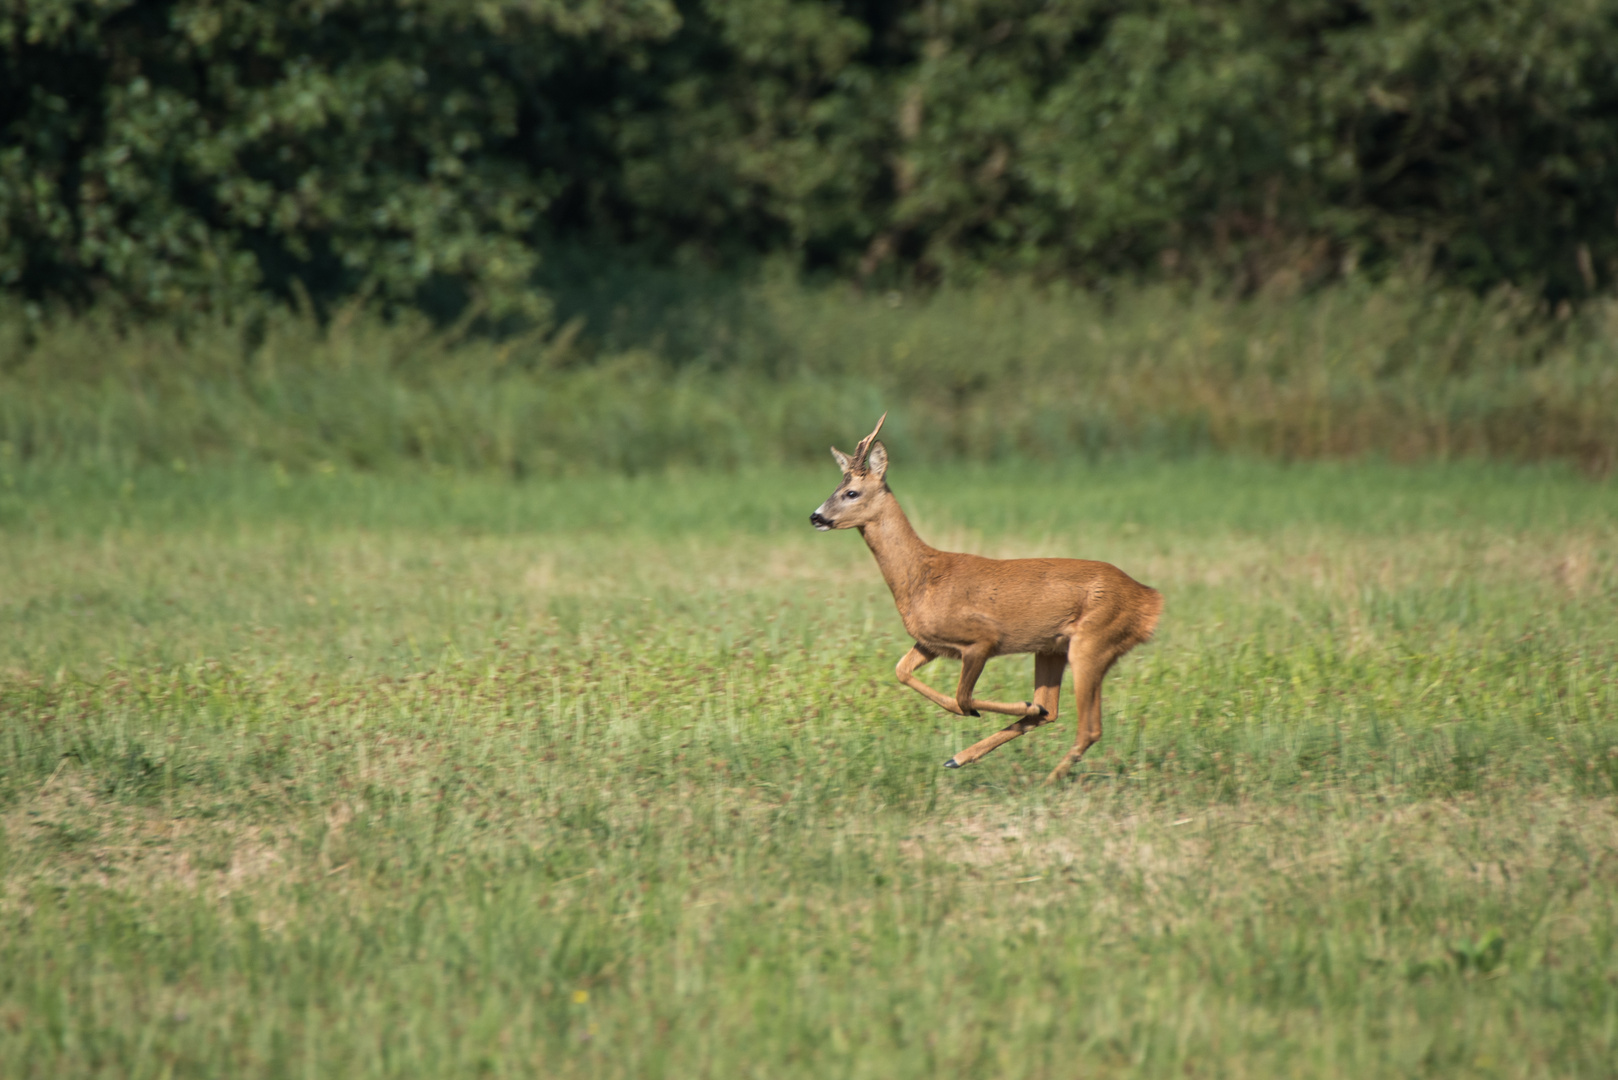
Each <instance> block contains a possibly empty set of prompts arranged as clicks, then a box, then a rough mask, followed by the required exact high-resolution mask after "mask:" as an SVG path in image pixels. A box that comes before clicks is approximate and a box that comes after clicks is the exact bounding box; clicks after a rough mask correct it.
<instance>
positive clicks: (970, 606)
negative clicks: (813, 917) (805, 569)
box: [809, 413, 1163, 783]
mask: <svg viewBox="0 0 1618 1080" xmlns="http://www.w3.org/2000/svg"><path fill="white" fill-rule="evenodd" d="M887 418H888V414H887V413H883V414H882V420H878V421H877V422H876V428H875V430H873V431H872V432H871V433H870V434H869V435H867V436H866V437H865V438H863V439H861V440H860V443H859V445H858V446H857V447H855V448H854V453H853V454H852V455H849V454H844V453H843V452H842V451H840V450H838V449H837V448H836V447H832V451H831V452H832V456H833V457H834V458H836V459H837V464H838V467H840V468H841V469H842V470H843V482H842V483H840V484H838V485H837V490H835V491H833V492H832V493H831V498H829V499H827V500H826V501H825V502H824V503H822V504H821V507H820V509H818V510H816V511H815V512H814V513H813V514H810V515H809V523H810V524H812V525H813V526H814V527H815V528H817V529H819V530H821V531H822V532H824V531H826V530H828V529H858V530H859V531H860V535H861V536H863V537H865V543H866V546H868V547H869V548H870V549H871V554H872V555H874V556H876V564H877V566H878V568H880V569H881V571H882V577H883V578H884V579H886V581H887V583H888V588H889V589H890V590H892V592H893V602H894V603H895V604H896V605H897V606H898V608H899V618H901V619H903V620H904V626H905V631H906V632H907V633H908V634H909V635H910V636H911V637H913V638H915V639H916V644H915V646H914V647H913V648H912V649H911V650H910V651H909V652H908V653H906V654H905V657H904V659H903V660H900V661H899V666H898V668H897V669H896V671H897V674H898V676H899V681H900V682H902V683H904V684H905V685H906V686H908V687H910V688H911V689H913V690H916V691H918V692H919V693H920V694H921V695H922V696H923V697H925V698H926V699H927V700H929V701H931V702H933V703H934V704H936V705H938V706H939V707H940V708H943V709H945V710H947V711H949V712H952V713H954V714H955V715H956V716H978V715H980V714H982V713H985V712H989V713H1000V714H1001V715H1004V716H1014V717H1016V718H1017V719H1016V720H1015V721H1014V722H1013V723H1011V724H1010V725H1008V726H1007V727H1005V728H1002V729H1001V730H1000V731H997V732H995V733H994V734H993V735H990V736H989V737H988V738H986V739H984V740H982V741H981V742H977V743H974V744H973V745H971V746H969V747H967V748H966V749H965V750H962V751H960V752H959V753H957V754H956V755H955V756H954V757H952V758H950V759H949V760H948V761H946V762H944V767H945V768H948V769H958V768H960V767H961V766H962V765H970V764H972V762H974V761H977V760H978V759H979V758H982V757H983V756H985V755H986V754H988V753H989V752H990V751H992V750H995V749H996V748H998V747H1000V746H1003V745H1005V744H1006V743H1008V742H1010V741H1011V740H1012V739H1015V738H1017V736H1019V735H1022V734H1024V733H1026V732H1029V731H1032V730H1033V729H1034V728H1037V727H1042V726H1044V725H1045V724H1049V723H1053V722H1054V721H1055V720H1056V712H1057V704H1058V699H1059V698H1060V697H1061V693H1062V670H1063V668H1064V667H1071V668H1072V669H1073V693H1074V697H1075V699H1076V701H1077V710H1078V714H1079V734H1078V739H1077V740H1076V741H1075V742H1074V744H1073V748H1072V749H1071V750H1069V751H1068V752H1067V755H1066V756H1065V757H1063V758H1062V761H1061V763H1060V764H1058V765H1057V766H1056V768H1055V769H1054V770H1052V771H1051V774H1050V776H1049V777H1047V778H1046V782H1047V783H1050V782H1052V781H1055V780H1059V779H1061V778H1062V777H1063V776H1064V775H1066V773H1067V771H1068V770H1069V769H1071V768H1072V767H1073V764H1074V762H1076V761H1078V760H1079V759H1080V758H1081V757H1083V756H1084V752H1085V751H1086V750H1088V749H1090V747H1091V746H1092V745H1094V744H1095V743H1096V742H1097V741H1098V740H1099V739H1100V738H1101V680H1102V679H1104V678H1106V676H1107V671H1108V669H1110V668H1111V667H1112V665H1113V664H1115V663H1116V662H1117V661H1118V658H1119V657H1121V656H1123V655H1124V654H1125V653H1127V652H1128V651H1129V650H1130V649H1133V648H1134V647H1135V646H1136V645H1139V644H1141V643H1142V642H1145V641H1148V640H1150V639H1151V636H1152V631H1153V630H1155V629H1156V627H1157V618H1158V616H1159V615H1161V614H1162V612H1163V594H1162V593H1160V592H1158V591H1157V590H1156V589H1152V588H1148V587H1147V586H1145V585H1142V584H1141V583H1140V582H1138V581H1136V580H1135V579H1134V578H1132V577H1130V576H1129V575H1128V574H1126V573H1124V572H1123V571H1122V570H1120V569H1118V568H1117V567H1116V566H1113V565H1111V564H1110V563H1104V562H1093V561H1091V560H1088V559H985V558H983V557H982V556H978V555H960V554H956V553H954V552H949V551H938V550H936V549H935V548H931V547H928V546H927V544H926V543H924V542H923V541H922V539H921V537H919V536H917V535H916V531H915V530H914V529H912V528H911V527H910V521H909V519H907V518H906V517H905V514H904V511H903V510H901V509H900V508H899V501H898V500H897V499H895V498H894V496H893V492H892V491H891V490H889V488H888V485H887V482H886V479H885V477H886V476H887V471H888V452H887V450H886V449H884V448H883V446H882V444H881V443H879V442H877V441H876V436H877V432H879V431H881V430H882V421H883V420H886V419H887ZM1015 653H1033V654H1034V700H1032V701H1023V702H1015V703H1013V702H1004V701H983V700H981V699H979V698H974V697H973V696H972V689H973V687H974V686H976V685H977V681H978V676H979V675H981V674H982V673H983V665H984V664H985V663H986V662H987V661H988V660H989V658H990V657H994V656H1008V655H1012V654H1015ZM940 656H948V657H951V658H953V659H957V660H959V661H960V662H961V680H960V683H959V684H958V685H957V686H956V688H955V696H954V697H953V698H951V697H947V696H945V695H944V694H941V693H939V692H938V691H937V690H934V689H933V688H932V687H930V686H928V685H927V684H926V683H923V682H922V681H921V680H920V679H918V678H916V669H917V668H919V667H921V666H922V665H924V664H927V663H930V662H932V661H933V660H936V659H937V658H938V657H940Z"/></svg>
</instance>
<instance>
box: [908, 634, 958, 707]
mask: <svg viewBox="0 0 1618 1080" xmlns="http://www.w3.org/2000/svg"><path fill="white" fill-rule="evenodd" d="M937 659H938V654H937V653H935V652H933V651H932V650H931V649H924V648H922V647H921V644H920V643H919V642H918V643H917V644H915V645H914V646H912V647H911V649H910V651H909V652H907V653H905V654H904V659H902V660H900V661H899V666H898V667H896V668H894V669H893V673H894V674H895V675H897V676H899V681H900V682H902V683H904V684H905V685H906V686H908V687H910V689H912V690H914V691H916V693H918V694H920V695H921V696H922V697H924V698H926V699H927V700H928V701H930V702H932V703H933V704H934V705H937V706H938V707H939V708H940V709H947V710H948V711H950V712H952V713H955V714H956V715H960V714H961V710H960V708H959V707H958V706H956V704H955V702H953V701H951V700H950V699H949V698H947V697H945V696H944V695H943V694H940V693H939V692H938V691H937V690H934V689H933V688H932V687H930V686H928V685H927V684H926V683H924V682H922V681H921V680H920V679H918V678H916V676H915V674H914V672H915V670H916V669H917V668H919V667H922V666H923V665H925V664H930V663H932V662H933V661H934V660H937Z"/></svg>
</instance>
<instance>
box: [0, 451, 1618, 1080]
mask: <svg viewBox="0 0 1618 1080" xmlns="http://www.w3.org/2000/svg"><path fill="white" fill-rule="evenodd" d="M832 473H833V470H832V468H831V466H830V464H829V463H828V464H827V465H826V467H825V468H824V469H823V470H802V471H791V470H787V471H752V472H741V473H735V474H727V475H716V474H689V475H681V474H672V475H667V476H663V477H659V478H640V479H635V480H625V479H611V478H607V479H602V478H595V479H592V478H588V477H581V478H575V479H571V480H566V481H557V482H550V483H543V484H542V483H535V482H530V483H523V484H513V483H509V482H502V481H498V480H492V479H475V478H473V479H468V478H467V477H465V476H453V475H445V476H436V477H435V476H429V475H401V476H394V477H391V478H389V477H375V476H364V475H355V474H350V473H347V472H343V471H340V470H339V471H336V472H333V473H330V474H321V473H314V474H309V475H301V476H300V475H293V476H288V475H282V474H278V473H277V472H276V471H275V470H273V469H270V468H251V469H240V470H203V471H201V472H197V471H187V472H184V473H179V472H175V471H174V470H172V469H165V470H146V471H142V472H136V473H127V474H126V473H117V472H106V473H88V472H82V471H76V470H63V469H44V468H34V467H30V468H19V469H14V470H13V471H12V472H11V473H10V474H9V475H10V480H11V482H10V486H9V487H7V488H6V489H5V490H4V492H3V493H0V530H3V531H0V821H3V825H4V829H3V832H0V873H3V881H4V885H3V892H0V927H3V931H0V1073H3V1074H4V1075H6V1076H12V1075H17V1076H34V1075H39V1076H45V1075H50V1076H61V1075H90V1074H106V1075H119V1076H147V1075H151V1076H157V1075H162V1074H164V1073H165V1072H167V1073H169V1074H171V1075H195V1076H207V1075H233V1076H236V1075H239V1076H280V1075H287V1074H291V1073H294V1072H296V1073H300V1074H311V1073H312V1074H315V1075H330V1076H350V1075H372V1074H375V1075H419V1076H442V1075H459V1074H477V1073H480V1072H481V1073H489V1074H493V1075H513V1076H527V1075H535V1074H542V1075H560V1076H569V1075H578V1076H602V1075H617V1076H646V1075H669V1076H691V1075H712V1076H732V1075H743V1076H745V1075H759V1076H780V1075H801V1076H825V1075H840V1076H841V1075H847V1076H871V1077H895V1076H934V1075H940V1074H946V1075H963V1076H984V1077H990V1076H994V1077H999V1076H1052V1077H1055V1076H1071V1075H1073V1074H1074V1073H1075V1072H1076V1071H1080V1072H1086V1073H1093V1074H1101V1075H1116V1076H1137V1075H1148V1076H1156V1075H1162V1076H1169V1075H1174V1076H1183V1075H1186V1074H1187V1073H1188V1072H1189V1073H1192V1074H1206V1075H1229V1076H1276V1075H1289V1074H1301V1075H1310V1076H1355V1077H1358V1076H1367V1075H1390V1074H1392V1075H1432V1076H1456V1075H1478V1076H1496V1075H1499V1076H1519V1075H1521V1076H1527V1075H1534V1076H1537V1075H1547V1074H1549V1075H1588V1076H1602V1075H1606V1074H1607V1073H1608V1072H1609V1071H1610V1062H1611V1060H1612V1059H1613V1057H1614V1055H1615V1053H1618V955H1615V953H1614V929H1615V927H1618V918H1615V915H1618V911H1615V909H1614V904H1615V901H1614V897H1615V896H1618V889H1615V886H1618V859H1615V858H1614V854H1613V853H1614V851H1615V840H1618V835H1615V824H1614V822H1615V819H1614V816H1613V807H1614V796H1615V793H1618V680H1615V675H1614V671H1615V661H1618V630H1615V624H1614V620H1613V618H1612V613H1613V611H1614V608H1615V603H1614V601H1615V600H1618V526H1615V525H1614V522H1615V521H1618V514H1615V511H1618V490H1615V489H1614V488H1613V486H1612V485H1611V484H1596V483H1591V482H1589V481H1586V480H1582V479H1579V478H1577V477H1576V476H1573V475H1570V474H1568V473H1564V472H1558V471H1555V470H1544V469H1534V470H1517V469H1498V468H1494V469H1491V468H1484V467H1458V466H1451V467H1431V468H1423V469H1400V468H1393V467H1387V466H1377V465H1364V466H1295V467H1281V466H1273V465H1262V464H1254V463H1243V462H1237V461H1229V460H1222V459H1211V460H1204V461H1193V462H1189V463H1184V464H1180V465H1164V464H1157V463H1151V462H1137V461H1129V460H1123V461H1117V462H1113V463H1111V464H1107V465H1097V466H1091V467H1066V468H1055V467H1052V468H1034V467H1009V468H998V469H980V470H962V471H946V470H928V469H922V468H920V467H917V466H914V465H910V464H908V463H906V462H905V461H904V460H903V459H899V460H896V461H895V464H894V466H893V473H892V481H893V483H894V485H895V487H896V489H897V491H898V493H899V495H900V498H901V500H902V501H903V502H904V503H905V505H906V507H907V509H908V510H909V511H910V513H911V515H912V517H913V518H914V519H915V521H916V523H917V525H918V528H920V529H921V531H922V533H923V535H924V536H926V537H927V538H929V539H931V540H933V541H935V542H937V543H940V544H945V545H948V546H952V547H957V548H964V549H970V550H977V551H982V552H985V553H988V554H1000V555H1016V554H1032V553H1036V552H1037V553H1041V554H1055V555H1081V556H1087V557H1097V558H1104V559H1108V560H1111V561H1114V562H1117V563H1118V564H1119V565H1121V566H1123V567H1124V568H1125V569H1126V570H1128V571H1129V572H1130V573H1132V574H1133V575H1135V576H1136V577H1138V578H1139V579H1140V580H1143V581H1145V582H1148V583H1150V584H1152V585H1154V586H1156V587H1158V588H1160V589H1162V590H1163V591H1164V593H1165V595H1166V597H1167V599H1168V608H1167V611H1166V613H1165V617H1164V620H1163V624H1162V628H1161V630H1160V632H1159V635H1158V638H1157V639H1156V640H1155V641H1154V642H1153V643H1152V644H1151V645H1149V646H1146V647H1144V648H1142V649H1140V650H1137V651H1136V652H1135V653H1133V654H1131V656H1130V657H1129V658H1128V659H1127V660H1126V661H1125V662H1124V663H1123V664H1121V665H1120V666H1119V668H1118V669H1117V670H1116V671H1115V672H1114V674H1113V675H1112V676H1111V678H1110V679H1109V682H1108V687H1107V698H1106V716H1107V719H1106V723H1107V729H1106V735H1105V738H1104V740H1103V741H1102V743H1100V744H1099V745H1098V746H1097V747H1096V748H1095V749H1094V750H1093V751H1092V752H1091V755H1090V756H1089V757H1088V758H1087V759H1086V761H1085V763H1084V765H1083V766H1082V767H1081V768H1080V769H1079V770H1077V776H1076V779H1075V780H1074V782H1072V783H1070V784H1067V785H1063V786H1061V787H1058V788H1043V787H1040V786H1039V785H1038V780H1039V779H1040V778H1042V777H1043V776H1044V775H1045V773H1046V772H1047V771H1048V770H1049V768H1050V766H1051V764H1052V763H1053V762H1054V761H1055V760H1056V758H1057V757H1059V756H1060V754H1061V752H1062V751H1063V750H1064V749H1065V747H1066V745H1067V741H1068V739H1069V738H1071V731H1070V729H1068V727H1067V723H1068V720H1069V719H1070V718H1071V712H1070V711H1069V712H1067V713H1066V715H1065V716H1064V718H1063V720H1062V722H1061V723H1059V724H1058V725H1057V726H1056V727H1053V728H1046V729H1042V730H1040V731H1037V732H1034V733H1032V734H1030V735H1029V736H1027V737H1026V738H1023V739H1021V740H1018V741H1017V742H1014V743H1012V744H1011V745H1009V746H1007V747H1006V748H1004V749H1002V750H1000V751H998V752H997V753H996V754H994V755H992V756H991V757H990V758H988V759H987V760H985V761H984V762H983V763H981V764H979V765H977V766H974V767H973V768H971V769H968V770H964V771H963V772H961V773H958V774H956V773H950V772H946V771H944V770H942V769H941V768H940V767H939V763H940V762H941V761H943V760H944V759H945V758H946V757H948V756H949V754H951V753H952V752H953V751H955V750H956V749H959V748H960V747H962V746H964V745H966V744H967V743H969V742H971V741H975V739H976V738H978V737H979V736H981V735H982V734H984V733H985V732H986V731H987V730H988V729H989V725H992V721H991V720H969V721H963V720H960V719H958V718H954V717H949V716H946V715H945V714H943V713H941V712H940V711H938V710H936V709H934V708H932V707H931V706H930V705H927V704H926V703H925V702H924V701H922V700H921V699H920V698H919V696H917V695H915V694H913V693H911V692H909V691H906V690H904V689H903V688H901V687H899V686H898V685H897V684H896V683H895V682H894V680H893V677H892V666H893V664H894V662H895V661H896V660H897V658H898V657H899V655H901V653H902V652H903V651H904V649H905V647H906V646H907V645H908V641H907V640H906V639H904V638H903V636H902V630H901V628H900V626H899V623H898V619H897V616H896V615H895V613H894V612H893V608H892V603H891V599H890V598H889V597H888V595H887V593H886V591H885V589H884V588H883V586H882V583H881V579H880V577H879V576H878V575H877V573H876V570H875V567H874V566H873V565H872V563H871V560H870V556H869V554H868V553H867V552H866V551H865V550H864V547H863V545H862V544H860V542H859V540H858V538H857V537H856V536H854V535H852V534H833V535H829V536H828V535H821V534H816V533H814V532H813V531H812V530H810V528H809V526H808V524H807V521H806V518H807V514H808V512H809V510H810V509H812V508H813V506H814V505H815V504H816V503H818V502H819V500H820V499H821V498H822V497H823V496H824V494H825V492H826V491H828V490H829V489H830V486H831V484H832V483H833V482H834V481H835V476H834V475H832ZM1030 667H1031V665H1030V662H1029V661H1028V660H1027V659H1026V658H1018V659H1004V660H998V661H995V662H993V663H991V665H990V667H989V671H988V673H987V675H986V676H985V680H984V684H983V687H984V691H985V693H986V695H988V696H1000V697H1022V696H1026V686H1027V684H1028V682H1029V679H1030ZM925 675H926V676H927V677H928V678H929V679H931V680H932V681H934V682H935V683H937V684H938V685H942V686H946V687H947V686H949V685H951V681H952V678H953V670H952V668H951V666H950V665H946V664H943V663H940V664H938V665H935V666H933V667H930V668H928V669H926V670H925ZM1066 704H1069V703H1068V702H1064V705H1066Z"/></svg>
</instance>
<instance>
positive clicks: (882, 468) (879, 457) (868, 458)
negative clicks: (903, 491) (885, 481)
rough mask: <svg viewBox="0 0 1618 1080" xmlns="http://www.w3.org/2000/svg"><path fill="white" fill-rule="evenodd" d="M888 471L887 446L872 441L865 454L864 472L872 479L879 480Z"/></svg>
mask: <svg viewBox="0 0 1618 1080" xmlns="http://www.w3.org/2000/svg"><path fill="white" fill-rule="evenodd" d="M887 471H888V448H887V447H885V446H883V445H882V444H881V443H872V444H871V449H870V451H869V452H868V453H867V454H866V455H865V472H866V475H868V476H869V477H871V479H873V480H881V479H882V477H883V475H884V474H885V473H886V472H887Z"/></svg>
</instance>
